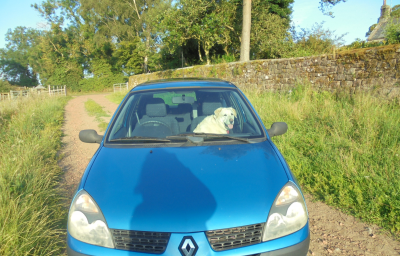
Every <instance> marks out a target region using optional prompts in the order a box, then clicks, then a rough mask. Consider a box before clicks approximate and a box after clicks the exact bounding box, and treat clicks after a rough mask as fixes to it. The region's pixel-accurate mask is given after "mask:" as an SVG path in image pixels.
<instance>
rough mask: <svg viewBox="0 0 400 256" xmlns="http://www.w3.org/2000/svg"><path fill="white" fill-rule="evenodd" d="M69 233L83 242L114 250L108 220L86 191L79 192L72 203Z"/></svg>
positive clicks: (69, 215) (69, 216)
mask: <svg viewBox="0 0 400 256" xmlns="http://www.w3.org/2000/svg"><path fill="white" fill-rule="evenodd" d="M68 232H69V234H70V235H71V236H72V237H74V238H75V239H77V240H80V241H82V242H85V243H88V244H94V245H100V246H104V247H109V248H114V243H113V241H112V238H111V233H110V230H109V229H108V226H107V223H106V220H105V219H104V216H103V214H102V213H101V211H100V208H99V207H98V206H97V204H96V202H95V201H94V200H93V198H92V197H91V196H90V195H89V194H88V193H87V192H86V191H85V190H81V191H79V193H78V194H77V195H76V197H75V200H74V201H73V202H72V205H71V209H70V210H69V214H68Z"/></svg>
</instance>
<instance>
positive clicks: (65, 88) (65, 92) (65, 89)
mask: <svg viewBox="0 0 400 256" xmlns="http://www.w3.org/2000/svg"><path fill="white" fill-rule="evenodd" d="M64 94H65V96H67V86H66V85H64Z"/></svg>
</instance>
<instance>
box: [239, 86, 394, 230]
mask: <svg viewBox="0 0 400 256" xmlns="http://www.w3.org/2000/svg"><path fill="white" fill-rule="evenodd" d="M245 93H246V95H247V96H248V97H249V99H250V101H251V102H252V104H253V105H254V107H255V108H256V110H257V112H258V113H259V114H260V116H261V118H262V120H263V122H264V124H265V125H266V126H267V127H268V128H269V127H270V125H271V124H272V123H273V122H276V121H284V122H286V123H287V124H288V126H289V130H288V132H287V133H286V134H285V135H282V136H278V137H274V138H273V141H274V142H275V143H276V145H277V147H278V148H279V149H280V151H281V152H282V154H283V155H284V157H285V159H286V160H287V162H288V164H289V165H290V167H291V170H292V171H293V172H294V174H295V176H296V177H297V179H298V180H299V182H300V183H301V185H302V187H303V189H305V191H307V192H309V193H311V194H312V195H314V196H315V197H316V198H317V199H319V200H322V201H325V202H326V203H327V204H329V205H333V206H336V207H339V208H341V209H342V210H343V211H344V212H347V213H349V214H352V215H354V216H356V217H360V218H362V219H363V220H365V221H367V222H369V223H375V224H378V225H380V226H381V227H384V228H386V229H388V230H390V231H392V232H393V233H394V234H397V235H399V234H400V179H399V177H400V125H399V122H400V106H399V103H398V101H397V102H387V101H385V100H382V99H379V98H376V97H373V96H371V95H366V94H358V95H353V96H348V95H347V96H346V95H337V94H336V95H335V94H331V93H329V92H321V93H318V92H315V91H313V90H312V89H310V88H309V87H307V86H298V87H297V88H296V89H294V90H293V92H292V93H285V94H278V93H271V92H256V91H245Z"/></svg>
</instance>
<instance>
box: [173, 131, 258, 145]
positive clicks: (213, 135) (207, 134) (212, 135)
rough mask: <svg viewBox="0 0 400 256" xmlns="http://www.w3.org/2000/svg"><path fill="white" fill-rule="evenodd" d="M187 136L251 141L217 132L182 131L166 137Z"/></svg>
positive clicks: (180, 137) (182, 137)
mask: <svg viewBox="0 0 400 256" xmlns="http://www.w3.org/2000/svg"><path fill="white" fill-rule="evenodd" d="M187 137H202V138H204V139H207V138H226V139H231V140H239V141H244V142H247V143H250V141H249V140H248V139H245V138H240V137H234V136H229V135H225V134H215V133H181V134H178V135H172V136H167V137H166V138H167V139H186V138H187Z"/></svg>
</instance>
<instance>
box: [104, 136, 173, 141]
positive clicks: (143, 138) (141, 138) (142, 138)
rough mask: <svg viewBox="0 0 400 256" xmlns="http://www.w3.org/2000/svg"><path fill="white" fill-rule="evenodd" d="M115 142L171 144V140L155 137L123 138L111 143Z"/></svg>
mask: <svg viewBox="0 0 400 256" xmlns="http://www.w3.org/2000/svg"><path fill="white" fill-rule="evenodd" d="M115 141H147V142H171V140H168V139H160V138H154V137H142V136H133V137H123V138H118V139H112V140H110V142H115Z"/></svg>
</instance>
